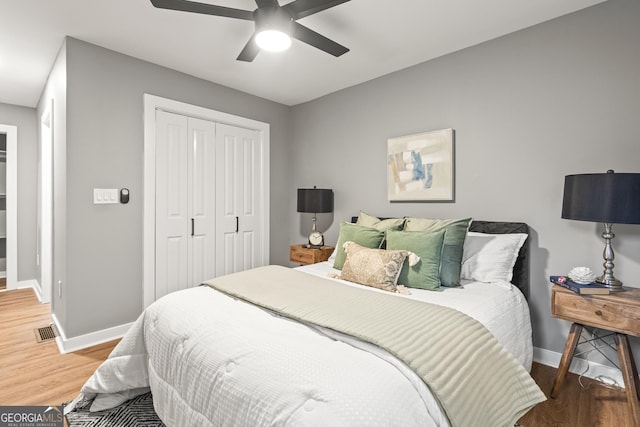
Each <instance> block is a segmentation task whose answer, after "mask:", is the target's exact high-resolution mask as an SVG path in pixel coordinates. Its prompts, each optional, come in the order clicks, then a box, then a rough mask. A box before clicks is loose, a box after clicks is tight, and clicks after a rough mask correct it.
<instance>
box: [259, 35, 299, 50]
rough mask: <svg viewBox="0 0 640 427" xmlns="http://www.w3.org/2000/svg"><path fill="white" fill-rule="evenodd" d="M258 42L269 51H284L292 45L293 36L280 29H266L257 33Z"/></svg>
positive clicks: (261, 47)
mask: <svg viewBox="0 0 640 427" xmlns="http://www.w3.org/2000/svg"><path fill="white" fill-rule="evenodd" d="M256 44H257V45H258V46H259V47H260V49H262V50H266V51H268V52H282V51H284V50H287V49H289V46H291V37H289V35H288V34H287V33H283V32H282V31H278V30H264V31H260V32H259V33H258V34H256Z"/></svg>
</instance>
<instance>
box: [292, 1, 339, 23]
mask: <svg viewBox="0 0 640 427" xmlns="http://www.w3.org/2000/svg"><path fill="white" fill-rule="evenodd" d="M348 1H350V0H295V1H292V2H291V3H289V4H285V5H284V6H282V9H284V10H285V11H287V12H288V13H289V14H290V15H292V16H293V17H295V19H300V18H304V17H305V16H309V15H313V14H314V13H318V12H322V11H323V10H325V9H329V8H331V7H334V6H338V5H339V4H342V3H346V2H348Z"/></svg>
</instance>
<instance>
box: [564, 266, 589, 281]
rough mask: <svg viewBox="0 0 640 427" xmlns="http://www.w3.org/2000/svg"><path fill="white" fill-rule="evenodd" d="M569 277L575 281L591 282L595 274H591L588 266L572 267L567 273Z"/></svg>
mask: <svg viewBox="0 0 640 427" xmlns="http://www.w3.org/2000/svg"><path fill="white" fill-rule="evenodd" d="M568 276H569V279H571V280H572V281H574V282H576V283H583V284H586V283H591V282H593V281H594V280H595V278H596V276H595V274H593V272H592V271H591V269H590V268H589V267H574V268H572V269H571V271H570V272H569V274H568Z"/></svg>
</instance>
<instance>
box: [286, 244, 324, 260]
mask: <svg viewBox="0 0 640 427" xmlns="http://www.w3.org/2000/svg"><path fill="white" fill-rule="evenodd" d="M334 249H335V248H334V247H333V246H323V247H321V248H307V247H306V246H304V245H291V248H290V251H289V259H290V260H291V261H293V262H297V263H300V264H315V263H317V262H322V261H326V260H327V259H329V257H330V256H331V254H332V253H333V250H334Z"/></svg>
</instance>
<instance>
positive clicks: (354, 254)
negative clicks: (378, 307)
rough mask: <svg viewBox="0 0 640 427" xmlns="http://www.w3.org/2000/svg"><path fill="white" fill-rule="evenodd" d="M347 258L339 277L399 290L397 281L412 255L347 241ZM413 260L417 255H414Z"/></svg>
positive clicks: (345, 247)
mask: <svg viewBox="0 0 640 427" xmlns="http://www.w3.org/2000/svg"><path fill="white" fill-rule="evenodd" d="M344 251H345V252H346V254H347V259H346V260H345V262H344V266H343V267H342V272H341V273H340V276H339V278H340V279H343V280H348V281H350V282H355V283H359V284H361V285H366V286H371V287H373V288H377V289H383V290H385V291H389V292H398V288H397V286H396V282H397V280H398V276H399V275H400V270H402V265H403V264H404V260H405V258H407V257H408V256H410V255H412V254H411V252H409V251H405V250H397V251H387V250H384V249H370V248H365V247H364V246H360V245H358V244H357V243H354V242H345V244H344ZM412 260H413V262H414V263H415V262H417V260H415V255H414V256H413V257H412Z"/></svg>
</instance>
